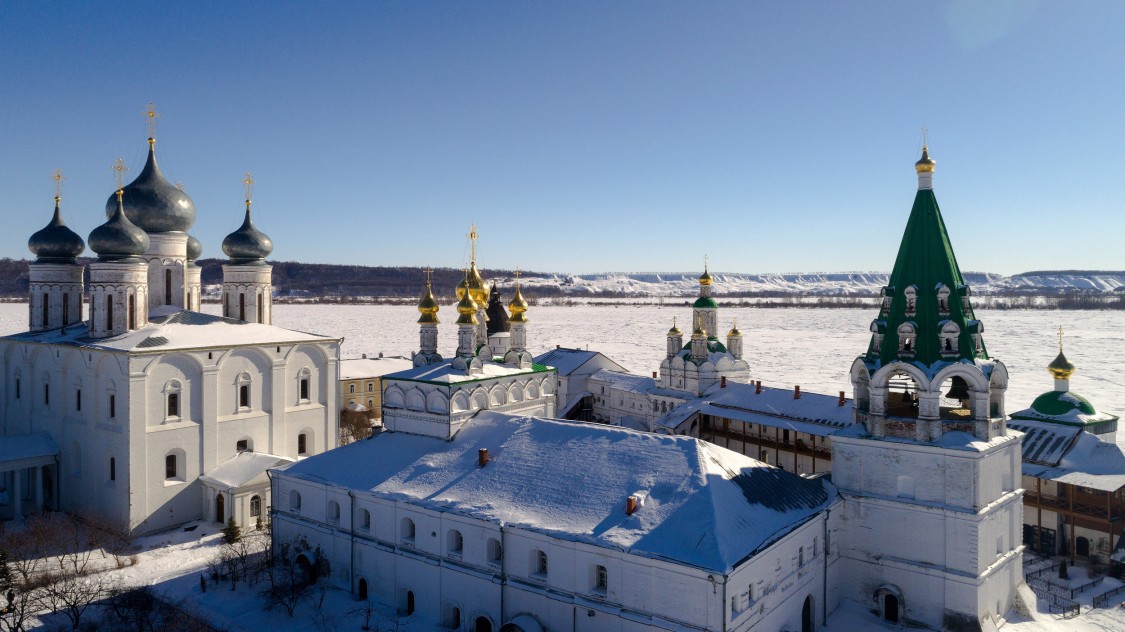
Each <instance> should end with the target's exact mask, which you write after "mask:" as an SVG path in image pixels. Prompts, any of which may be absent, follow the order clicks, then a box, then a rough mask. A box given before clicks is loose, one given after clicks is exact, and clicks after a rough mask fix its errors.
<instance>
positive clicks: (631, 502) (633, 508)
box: [625, 495, 637, 516]
mask: <svg viewBox="0 0 1125 632" xmlns="http://www.w3.org/2000/svg"><path fill="white" fill-rule="evenodd" d="M635 513H637V497H636V495H633V496H630V497H628V498H626V499H625V515H627V516H631V515H633V514H635Z"/></svg>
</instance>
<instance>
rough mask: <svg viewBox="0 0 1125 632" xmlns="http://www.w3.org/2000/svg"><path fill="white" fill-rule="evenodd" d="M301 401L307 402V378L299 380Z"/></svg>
mask: <svg viewBox="0 0 1125 632" xmlns="http://www.w3.org/2000/svg"><path fill="white" fill-rule="evenodd" d="M301 399H302V400H305V401H307V400H308V399H309V378H307V377H303V378H301Z"/></svg>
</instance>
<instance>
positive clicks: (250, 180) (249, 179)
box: [242, 171, 257, 208]
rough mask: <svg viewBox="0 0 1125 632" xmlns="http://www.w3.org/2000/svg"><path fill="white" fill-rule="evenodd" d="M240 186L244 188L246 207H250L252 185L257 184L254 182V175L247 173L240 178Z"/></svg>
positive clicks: (252, 196)
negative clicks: (242, 185)
mask: <svg viewBox="0 0 1125 632" xmlns="http://www.w3.org/2000/svg"><path fill="white" fill-rule="evenodd" d="M242 184H244V185H245V186H246V207H247V208H249V207H250V200H252V199H253V198H254V185H255V184H257V182H255V180H254V174H252V173H250V172H249V171H247V172H246V175H245V176H243V177H242Z"/></svg>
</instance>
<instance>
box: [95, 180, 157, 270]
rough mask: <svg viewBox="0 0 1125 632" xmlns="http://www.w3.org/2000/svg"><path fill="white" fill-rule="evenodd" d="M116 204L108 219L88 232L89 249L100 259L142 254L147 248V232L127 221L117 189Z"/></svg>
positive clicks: (124, 257) (125, 257)
mask: <svg viewBox="0 0 1125 632" xmlns="http://www.w3.org/2000/svg"><path fill="white" fill-rule="evenodd" d="M116 197H117V206H116V209H115V210H114V212H113V215H112V216H110V218H109V221H107V222H106V223H104V224H102V225H101V226H98V227H97V228H95V229H94V230H93V231H92V232H91V233H90V249H91V250H93V251H94V252H96V253H98V258H99V259H101V260H102V261H119V260H123V259H132V258H134V257H137V256H139V255H143V254H144V253H145V251H146V250H148V243H149V240H148V234H147V233H145V231H143V230H141V229H140V228H138V227H137V225H136V224H134V223H133V222H131V221H129V217H128V216H127V215H126V214H125V209H124V206H123V203H122V197H123V196H122V194H121V192H120V191H118V195H117V196H116Z"/></svg>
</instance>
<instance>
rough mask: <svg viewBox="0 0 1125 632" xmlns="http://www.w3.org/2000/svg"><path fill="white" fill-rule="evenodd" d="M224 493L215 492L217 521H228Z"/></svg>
mask: <svg viewBox="0 0 1125 632" xmlns="http://www.w3.org/2000/svg"><path fill="white" fill-rule="evenodd" d="M224 502H225V501H224V500H223V495H222V493H219V494H215V522H226V521H227V517H226V515H225V508H224V507H223V504H224Z"/></svg>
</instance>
